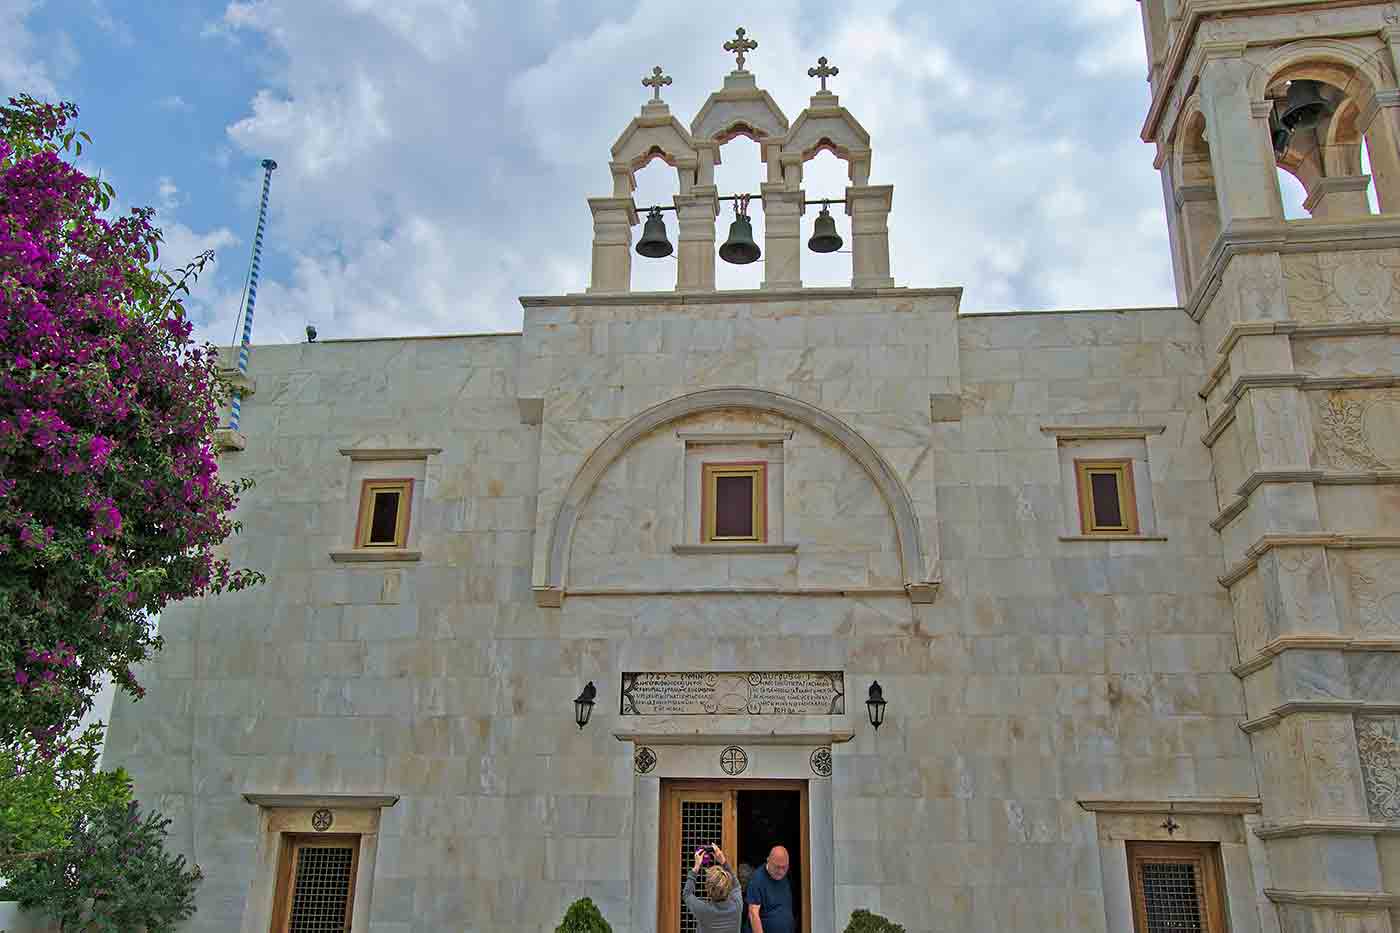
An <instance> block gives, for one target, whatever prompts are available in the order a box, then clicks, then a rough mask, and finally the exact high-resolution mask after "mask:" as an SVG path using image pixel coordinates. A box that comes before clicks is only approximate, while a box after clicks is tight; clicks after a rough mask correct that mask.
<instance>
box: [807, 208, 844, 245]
mask: <svg viewBox="0 0 1400 933" xmlns="http://www.w3.org/2000/svg"><path fill="white" fill-rule="evenodd" d="M841 244H842V240H841V234H839V233H837V232H836V218H834V217H832V216H831V209H830V208H829V207H828V206H827V203H826V202H825V201H823V202H822V212H821V213H820V214H818V215H817V222H816V223H814V224H813V225H812V238H811V239H810V240H808V241H807V248H808V249H810V250H811V251H812V252H814V253H834V252H836V251H837V250H838V249H840V248H841Z"/></svg>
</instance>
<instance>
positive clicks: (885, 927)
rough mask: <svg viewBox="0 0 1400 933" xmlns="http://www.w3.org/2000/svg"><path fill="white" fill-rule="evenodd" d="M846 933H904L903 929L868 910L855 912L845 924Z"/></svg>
mask: <svg viewBox="0 0 1400 933" xmlns="http://www.w3.org/2000/svg"><path fill="white" fill-rule="evenodd" d="M846 933H904V927H903V926H901V925H900V924H898V923H895V922H894V921H892V920H886V919H885V918H884V917H882V916H880V915H879V914H872V913H871V912H870V911H868V910H857V911H856V912H855V913H853V914H851V922H850V923H848V924H846Z"/></svg>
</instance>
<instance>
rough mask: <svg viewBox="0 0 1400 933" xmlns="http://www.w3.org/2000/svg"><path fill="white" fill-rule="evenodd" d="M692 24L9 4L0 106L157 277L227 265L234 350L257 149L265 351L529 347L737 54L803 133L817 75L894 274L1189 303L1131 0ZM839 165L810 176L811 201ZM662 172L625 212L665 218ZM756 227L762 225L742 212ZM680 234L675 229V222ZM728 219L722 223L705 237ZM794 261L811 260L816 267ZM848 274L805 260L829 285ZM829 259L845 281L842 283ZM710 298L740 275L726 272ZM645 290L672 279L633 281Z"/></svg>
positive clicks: (767, 14)
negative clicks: (106, 204) (421, 344)
mask: <svg viewBox="0 0 1400 933" xmlns="http://www.w3.org/2000/svg"><path fill="white" fill-rule="evenodd" d="M694 9H695V7H694V6H692V5H689V4H679V3H673V2H664V0H648V2H645V3H642V2H637V0H629V2H606V3H583V4H580V3H567V2H563V0H518V2H485V0H183V2H176V0H0V22H5V23H6V24H7V30H6V32H4V33H3V34H0V91H4V92H5V93H7V94H9V93H15V92H17V91H20V90H28V91H30V92H31V93H35V94H36V95H38V96H45V97H50V98H54V97H61V98H64V99H69V100H73V101H75V102H77V103H78V104H79V106H80V107H81V108H82V117H81V123H82V126H83V128H85V129H87V130H88V132H89V133H91V135H92V136H93V137H94V139H95V142H96V145H95V146H94V147H93V148H92V149H91V150H90V152H89V155H88V156H86V157H85V165H86V167H88V168H89V169H90V170H93V171H97V170H100V171H101V172H102V173H103V174H104V175H105V176H106V177H108V178H109V179H110V180H111V181H112V182H113V183H114V184H115V185H116V186H117V189H118V192H119V194H120V196H121V198H122V199H123V201H124V202H125V203H127V204H151V205H154V206H156V207H157V208H158V209H159V211H160V213H159V218H160V223H161V225H162V226H163V227H164V229H165V230H166V235H167V252H166V256H167V257H168V258H169V259H170V260H171V261H172V262H174V261H176V260H180V259H184V258H187V257H188V256H190V255H193V254H194V253H195V252H198V251H199V250H200V249H202V248H206V247H208V248H214V249H216V250H217V253H218V264H217V266H216V270H215V271H214V272H213V273H212V274H211V275H209V276H207V277H206V279H205V280H204V281H203V282H202V283H201V286H200V289H199V291H198V292H197V294H196V297H195V300H194V301H193V302H192V310H193V312H194V314H195V316H196V319H197V321H198V322H199V323H200V325H201V333H202V334H203V335H204V336H207V337H209V338H211V339H214V340H216V341H219V342H227V341H228V340H229V339H230V336H231V335H232V332H233V328H234V323H233V322H234V320H235V317H236V314H237V309H238V302H239V296H240V292H241V286H242V282H243V275H244V271H245V269H246V266H247V261H248V249H249V245H250V242H251V234H252V227H253V224H254V219H255V208H256V199H257V188H258V184H259V181H260V175H261V172H260V170H259V168H258V162H259V160H260V159H262V158H263V157H272V158H275V159H276V160H277V161H278V163H279V165H280V168H279V170H278V172H277V173H276V175H275V176H274V182H273V192H272V216H271V222H270V226H269V231H268V240H267V250H266V253H265V261H264V265H263V269H264V275H263V287H262V289H261V290H260V294H259V301H258V314H257V327H256V333H255V340H256V341H257V342H270V341H287V340H297V339H300V338H301V334H302V329H303V327H304V325H305V324H306V323H307V322H308V321H310V322H313V323H315V324H316V325H317V327H318V329H319V330H320V332H321V333H322V334H323V335H325V336H370V335H388V334H421V333H460V332H476V331H499V330H512V329H515V328H517V327H518V326H519V320H520V309H519V305H518V303H517V302H516V300H515V299H516V297H517V296H518V295H522V294H551V293H560V292H566V291H577V290H581V289H582V288H583V287H584V286H585V285H586V281H585V279H586V276H587V270H588V264H589V241H590V237H591V220H590V216H589V213H588V209H587V205H586V200H585V199H586V198H588V197H590V196H600V195H607V194H609V193H610V185H609V180H608V172H607V160H608V147H609V146H610V145H611V143H612V142H613V140H614V139H615V138H616V136H617V134H618V133H619V132H621V130H622V129H623V128H624V127H625V126H626V124H627V122H628V120H630V119H631V117H632V116H633V115H635V113H636V111H637V108H638V107H640V105H641V104H642V102H643V101H644V100H645V99H646V96H647V92H646V91H645V90H644V89H643V88H642V87H641V85H640V80H641V77H642V76H643V75H644V74H646V73H647V72H649V71H650V69H651V67H652V65H654V64H661V65H662V66H663V67H664V68H665V69H666V72H667V73H668V74H671V75H672V76H673V77H674V79H675V84H673V85H672V86H671V87H669V88H667V89H666V93H665V98H666V100H667V101H668V102H669V103H670V105H671V108H672V111H673V112H674V113H675V114H676V115H677V116H678V117H679V118H680V119H681V121H682V122H683V123H686V124H688V123H689V122H690V119H691V118H692V117H693V116H694V114H695V112H696V111H697V110H698V108H699V106H700V105H701V103H703V101H704V99H705V97H706V96H707V95H708V94H709V93H710V92H711V91H713V90H716V89H718V87H719V86H720V84H721V82H722V80H723V77H724V75H725V73H726V72H727V71H728V70H729V69H730V68H732V67H733V59H732V57H731V56H729V55H728V54H726V53H725V52H724V51H723V50H722V49H721V48H720V46H721V45H722V43H723V42H724V41H725V40H726V39H727V38H730V37H732V35H733V30H734V27H735V26H737V25H741V24H742V25H744V26H745V27H747V28H748V31H749V34H750V35H751V36H752V37H753V38H756V39H757V40H758V41H759V48H758V50H757V51H756V52H754V53H752V54H751V56H750V59H749V62H748V67H749V69H750V70H752V71H753V72H754V73H755V74H756V75H757V78H758V82H759V84H760V86H762V87H765V88H766V89H768V90H769V91H770V92H771V93H772V94H773V96H774V98H775V99H776V100H777V102H778V104H779V106H781V107H782V108H783V109H784V111H785V112H786V113H787V115H788V117H789V119H794V118H795V117H796V116H797V114H798V112H799V111H800V110H801V109H802V108H803V107H804V106H805V105H806V100H807V96H808V95H809V94H810V93H811V92H812V91H813V90H814V89H815V88H814V86H815V82H814V81H812V80H810V79H809V78H808V77H807V75H806V69H807V68H808V67H809V66H810V65H811V64H813V63H814V62H815V60H816V57H817V56H818V55H827V56H828V57H829V58H830V59H831V60H832V63H833V64H835V65H837V66H838V67H840V69H841V73H840V75H839V76H838V77H837V78H835V79H833V81H832V89H833V90H835V91H836V92H837V93H838V94H840V95H841V100H842V103H843V104H845V105H846V106H847V107H849V108H850V109H851V111H852V112H853V113H854V114H855V115H856V116H857V118H858V119H860V120H861V122H862V123H863V124H864V125H865V126H866V128H867V129H868V130H870V132H871V135H872V137H873V145H874V163H873V172H872V176H871V181H872V183H875V184H885V183H892V184H894V185H895V198H894V212H893V214H892V216H891V222H890V228H891V232H890V238H891V249H892V257H893V265H894V275H895V278H896V281H897V282H898V283H899V284H902V285H910V286H946V285H961V286H963V287H964V288H965V289H966V297H965V299H964V308H965V309H967V310H1007V309H1019V308H1045V307H1121V306H1126V305H1152V304H1171V303H1174V300H1175V299H1174V295H1173V293H1172V288H1171V275H1170V267H1169V259H1168V250H1167V242H1166V229H1165V221H1164V220H1163V216H1162V197H1161V187H1160V183H1159V182H1158V179H1157V174H1156V172H1155V171H1154V170H1153V169H1152V149H1151V147H1149V146H1147V145H1145V144H1143V143H1141V142H1140V141H1139V140H1138V138H1137V135H1138V131H1139V128H1140V126H1141V121H1142V117H1143V114H1144V113H1145V110H1146V106H1147V85H1146V82H1145V80H1144V75H1145V72H1146V63H1145V61H1144V53H1143V45H1142V40H1141V37H1140V27H1139V21H1138V6H1137V4H1136V3H1132V2H1128V0H1019V2H1012V0H981V2H978V3H975V4H962V3H951V2H937V3H935V2H932V0H923V2H917V3H896V2H879V0H873V2H865V3H860V4H852V3H849V2H843V3H836V2H819V3H799V2H796V0H769V2H766V3H764V4H763V5H762V6H761V7H760V8H755V7H753V6H752V5H750V4H741V3H725V2H709V3H706V4H704V5H703V6H702V7H701V9H702V10H703V11H704V12H705V19H706V21H705V22H699V21H697V20H696V17H695V15H694V13H693V10H694ZM723 156H724V160H725V161H724V164H722V165H721V166H720V167H719V169H718V170H717V179H718V182H719V184H720V187H721V188H722V189H725V190H728V191H740V190H749V191H753V190H756V188H757V184H758V182H759V180H760V178H761V166H760V164H759V161H758V157H757V150H756V147H754V146H753V145H752V144H751V143H748V142H747V141H746V140H743V139H740V140H737V141H736V142H735V143H734V144H732V145H730V146H726V147H725V149H724V150H723ZM844 183H845V179H844V171H843V167H842V165H841V164H840V163H838V162H836V160H835V159H834V158H833V157H830V156H823V157H820V158H819V159H818V160H816V161H815V162H814V163H812V165H811V166H810V168H809V171H808V174H807V176H806V181H805V187H806V190H807V191H808V196H809V197H819V196H821V195H822V194H828V193H829V194H834V195H835V196H837V197H839V196H840V189H841V188H842V187H843V185H844ZM674 190H675V178H674V173H673V172H672V171H671V170H670V169H667V168H666V167H665V166H664V165H662V164H661V163H659V162H653V163H652V164H651V165H650V166H648V167H647V168H646V169H644V170H643V171H642V172H641V173H640V176H639V190H638V192H637V200H638V202H639V203H650V202H655V201H661V200H669V198H670V196H671V194H672V193H673V192H674ZM757 219H758V221H759V223H758V224H757V226H758V227H759V230H760V231H761V217H760V218H757ZM672 234H673V236H674V230H673V231H672ZM722 235H723V230H721V236H722ZM809 259H810V260H811V261H808V260H809ZM848 263H849V257H848V256H844V255H842V254H833V255H832V256H828V257H820V258H817V257H813V256H812V254H810V253H809V254H806V257H805V258H804V279H805V280H806V281H807V282H808V284H839V283H841V281H842V280H843V279H846V278H848V277H849V266H848ZM843 264H845V265H843ZM721 266H722V268H721V278H720V284H721V287H731V288H737V287H754V286H756V285H757V283H758V281H759V279H760V278H761V270H759V269H758V268H755V267H747V268H742V269H741V268H735V267H724V266H723V264H721ZM634 270H635V271H634V287H635V288H639V289H640V288H669V287H671V285H672V284H673V281H674V274H675V270H674V265H673V264H672V265H669V266H668V265H666V264H665V263H664V262H663V263H648V262H645V261H642V260H640V259H639V260H638V261H637V262H636V263H635V264H634Z"/></svg>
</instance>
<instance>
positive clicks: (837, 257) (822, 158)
mask: <svg viewBox="0 0 1400 933" xmlns="http://www.w3.org/2000/svg"><path fill="white" fill-rule="evenodd" d="M849 171H850V170H849V167H848V166H847V164H846V163H845V162H843V161H842V160H841V158H840V157H839V156H837V155H836V153H835V152H833V151H831V150H830V149H823V150H821V151H819V152H817V153H816V154H815V155H814V156H813V157H812V158H811V159H810V160H809V161H808V162H807V163H806V165H805V166H804V175H805V177H804V179H803V189H804V190H805V191H806V192H807V198H808V200H812V201H817V200H821V199H823V198H828V197H830V198H834V199H836V200H837V201H839V200H840V199H841V198H843V197H845V193H846V185H848V184H849V181H848V176H849ZM821 211H822V205H820V204H811V205H808V207H807V212H806V213H805V214H804V215H803V216H802V250H803V253H802V280H803V282H804V283H805V284H807V285H809V286H813V287H823V286H827V287H840V286H845V285H849V284H850V281H851V218H850V216H849V215H848V214H847V213H846V210H845V207H844V205H842V204H839V203H838V204H832V205H830V206H829V208H828V211H829V213H830V216H831V219H832V221H833V222H834V223H835V227H836V234H837V235H838V236H839V237H841V240H842V245H841V247H840V249H839V250H837V251H834V252H830V253H820V252H814V251H813V250H812V249H810V248H809V245H808V244H809V243H810V242H811V238H812V234H813V232H814V231H815V227H816V221H817V218H818V217H820V216H821Z"/></svg>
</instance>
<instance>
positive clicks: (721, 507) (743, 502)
mask: <svg viewBox="0 0 1400 933" xmlns="http://www.w3.org/2000/svg"><path fill="white" fill-rule="evenodd" d="M703 482H704V489H703V490H702V492H701V496H700V499H701V507H702V509H703V510H704V511H703V515H704V522H703V528H702V537H701V540H702V541H703V542H711V541H734V542H742V541H752V542H762V541H766V540H767V538H768V529H767V518H768V464H767V463H763V462H754V463H707V464H705V465H704V471H703Z"/></svg>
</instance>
